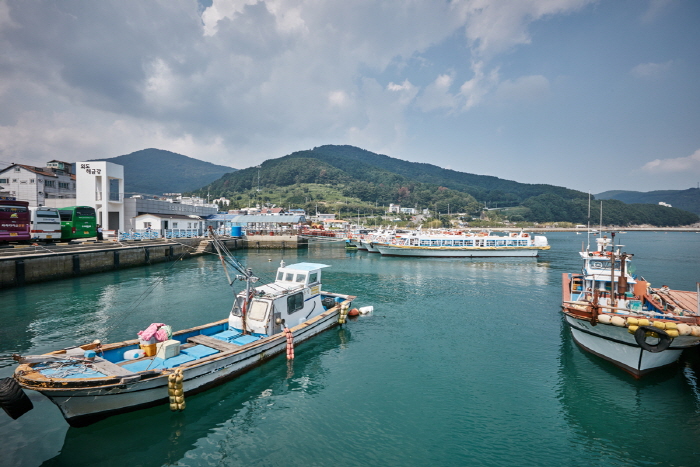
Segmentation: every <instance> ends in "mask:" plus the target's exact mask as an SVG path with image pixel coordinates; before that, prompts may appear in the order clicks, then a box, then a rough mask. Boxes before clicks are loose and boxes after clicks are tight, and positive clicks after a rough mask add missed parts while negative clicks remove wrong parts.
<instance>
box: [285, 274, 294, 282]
mask: <svg viewBox="0 0 700 467" xmlns="http://www.w3.org/2000/svg"><path fill="white" fill-rule="evenodd" d="M284 280H286V281H287V282H294V273H293V272H288V273H287V277H285V279H284Z"/></svg>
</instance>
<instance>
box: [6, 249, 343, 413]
mask: <svg viewBox="0 0 700 467" xmlns="http://www.w3.org/2000/svg"><path fill="white" fill-rule="evenodd" d="M213 244H214V246H215V247H216V249H217V251H218V253H219V256H220V258H221V262H222V264H224V265H225V266H229V267H231V268H232V269H233V270H235V271H237V273H238V275H237V276H235V277H234V279H233V280H232V279H231V278H230V277H231V276H230V275H229V271H228V268H227V269H226V276H227V278H229V283H230V284H231V285H233V283H234V281H235V280H241V281H245V284H246V285H245V288H244V289H243V290H242V291H241V292H240V293H238V295H237V296H236V297H235V300H234V304H233V308H232V309H231V311H230V313H229V314H228V317H227V318H225V319H222V320H220V321H216V322H213V323H209V324H204V325H201V326H196V327H193V328H190V329H185V330H182V331H178V332H174V333H172V334H170V333H169V332H168V334H170V335H168V336H166V337H165V340H163V341H162V342H157V343H152V341H153V339H154V338H153V337H151V336H147V335H145V334H140V336H141V339H133V340H127V341H124V342H117V343H112V344H101V343H100V342H99V341H95V342H93V343H90V344H86V345H81V346H76V347H71V348H67V349H62V350H56V351H54V352H50V353H48V354H43V355H34V356H20V355H15V356H14V358H15V360H16V361H17V362H19V365H18V367H17V368H16V370H15V372H14V381H13V380H12V379H11V378H8V380H9V382H11V383H13V384H15V382H16V386H17V387H15V388H10V390H12V391H15V392H17V391H21V390H22V389H28V390H34V391H37V392H40V393H41V394H43V395H45V396H46V397H48V398H49V399H50V400H51V402H53V403H54V404H55V405H57V406H58V408H59V409H60V410H61V412H62V414H63V416H64V417H65V419H66V420H67V421H68V423H69V424H70V425H72V426H85V425H89V424H91V423H94V422H95V421H98V420H100V419H103V418H106V417H109V416H111V415H115V414H118V413H123V412H130V411H134V410H138V409H142V408H146V407H150V406H155V405H160V404H162V405H166V406H167V404H168V401H170V408H171V409H173V410H181V409H182V408H184V397H186V396H189V395H191V394H195V393H198V392H200V391H203V390H205V389H208V388H210V387H213V386H216V385H219V384H222V383H224V382H225V381H227V380H230V379H231V378H233V377H235V376H236V375H238V374H240V373H242V372H244V371H246V370H249V369H250V368H252V367H253V366H256V365H258V364H260V363H262V362H264V361H266V360H269V359H271V358H272V357H274V356H275V355H278V354H281V353H284V352H285V351H286V352H287V358H290V352H291V358H293V357H294V347H293V346H294V345H298V344H299V343H300V342H303V341H305V340H307V339H309V338H311V337H313V336H315V335H316V334H319V333H320V332H322V331H325V330H327V329H329V328H331V327H333V326H336V325H338V324H343V323H344V322H345V316H346V315H347V313H348V309H349V308H350V304H351V303H352V301H353V300H354V299H355V297H354V296H351V295H344V294H339V293H331V292H325V291H322V289H321V287H322V286H321V283H322V282H321V273H322V269H324V268H326V267H328V266H327V265H325V264H316V263H297V264H292V265H285V264H284V262H282V263H281V264H280V266H279V268H278V269H277V274H276V280H275V281H274V282H272V283H269V284H266V285H259V286H256V285H254V284H255V283H256V282H257V281H258V278H257V277H255V276H253V274H252V271H251V270H250V269H248V268H245V267H243V266H242V265H241V264H240V263H238V261H237V260H236V259H235V258H234V257H233V256H232V255H231V254H230V253H229V252H228V250H226V249H225V246H224V245H223V243H222V242H220V241H219V240H218V238H217V237H216V236H214V239H213ZM154 324H160V323H154ZM152 326H153V325H152ZM165 328H166V327H163V326H158V331H157V332H160V331H161V330H164V331H167V329H165ZM149 329H150V327H149ZM147 330H148V329H147ZM142 332H143V331H142ZM157 336H158V334H157V333H156V337H157ZM144 339H150V340H148V341H146V340H144ZM159 340H162V339H159ZM6 392H7V391H6ZM16 396H17V397H16V398H15V399H16V400H17V401H20V399H21V396H24V397H25V398H26V394H24V393H22V394H19V393H18V394H16ZM5 400H8V398H5ZM13 400H14V399H13ZM18 404H19V402H18ZM173 404H174V405H173ZM29 405H31V404H29ZM173 407H175V408H173ZM3 408H5V409H6V411H8V413H10V411H14V413H15V415H17V416H20V415H21V413H18V410H19V409H18V408H17V407H14V408H13V407H3ZM30 408H31V407H30ZM8 409H9V410H8ZM15 409H18V410H15ZM13 418H16V417H15V416H13Z"/></svg>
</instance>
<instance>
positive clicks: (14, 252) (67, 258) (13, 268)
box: [0, 235, 308, 289]
mask: <svg viewBox="0 0 700 467" xmlns="http://www.w3.org/2000/svg"><path fill="white" fill-rule="evenodd" d="M223 242H224V244H225V245H226V247H227V248H229V249H230V250H238V249H249V248H250V249H296V248H305V247H306V246H308V241H307V240H306V239H303V238H299V237H297V236H284V235H281V236H262V235H259V236H249V237H242V238H226V239H223ZM209 253H213V250H212V245H211V244H210V240H209V239H207V238H183V239H177V240H171V239H155V240H140V241H126V242H116V241H103V242H91V241H89V242H79V243H78V242H76V243H67V244H55V245H38V244H35V245H32V246H26V247H15V248H4V249H2V250H0V289H2V288H10V287H21V286H24V285H26V284H32V283H37V282H44V281H49V280H56V279H65V278H68V277H76V276H81V275H87V274H94V273H98V272H105V271H111V270H115V269H123V268H129V267H135V266H148V265H151V264H156V263H162V262H166V261H175V260H178V259H183V258H189V257H192V256H197V255H202V254H209Z"/></svg>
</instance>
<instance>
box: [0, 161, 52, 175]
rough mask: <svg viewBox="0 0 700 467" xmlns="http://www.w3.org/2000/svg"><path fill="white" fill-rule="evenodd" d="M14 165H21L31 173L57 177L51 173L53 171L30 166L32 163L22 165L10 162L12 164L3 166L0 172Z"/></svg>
mask: <svg viewBox="0 0 700 467" xmlns="http://www.w3.org/2000/svg"><path fill="white" fill-rule="evenodd" d="M15 166H16V167H22V168H23V169H25V170H29V171H30V172H33V173H35V174H39V175H43V176H45V177H54V178H58V175H56V174H55V173H53V172H47V171H46V169H45V168H43V167H34V166H32V165H24V164H12V165H11V166H9V167H5V168H4V169H3V170H1V171H0V172H5V171H7V170H9V169H11V168H12V167H15Z"/></svg>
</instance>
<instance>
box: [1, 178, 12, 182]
mask: <svg viewBox="0 0 700 467" xmlns="http://www.w3.org/2000/svg"><path fill="white" fill-rule="evenodd" d="M0 183H10V179H9V178H0Z"/></svg>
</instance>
